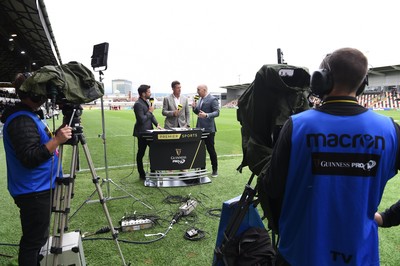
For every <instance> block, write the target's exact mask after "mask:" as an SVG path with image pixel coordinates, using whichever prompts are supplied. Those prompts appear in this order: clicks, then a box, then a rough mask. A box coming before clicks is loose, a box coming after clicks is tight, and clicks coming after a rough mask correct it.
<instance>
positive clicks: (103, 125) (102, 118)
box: [70, 70, 152, 219]
mask: <svg viewBox="0 0 400 266" xmlns="http://www.w3.org/2000/svg"><path fill="white" fill-rule="evenodd" d="M102 75H103V71H101V70H100V71H99V76H100V78H99V79H100V82H102V81H103V78H102ZM100 102H101V124H102V130H103V131H102V134H101V135H99V137H101V139H102V140H103V151H104V168H105V169H104V170H105V175H106V178H104V179H103V180H102V182H101V185H100V186H103V185H104V184H105V185H106V192H107V193H106V196H105V200H106V201H109V200H116V199H124V198H128V197H131V198H133V199H135V200H136V201H138V202H140V203H142V204H143V205H144V206H146V207H147V208H149V209H152V207H151V206H149V205H148V204H146V203H144V202H143V201H141V200H140V199H139V198H137V197H135V196H134V195H132V194H131V193H129V192H128V191H126V190H125V189H124V188H122V187H121V186H120V185H118V184H117V183H115V182H114V181H113V180H112V179H111V178H109V177H108V161H107V145H106V131H105V121H104V104H103V97H101V98H100ZM110 184H112V185H114V186H115V187H117V188H118V189H119V190H121V191H123V192H125V194H126V195H125V196H120V197H112V196H111V190H110ZM95 193H96V190H94V191H93V192H92V194H90V195H89V197H88V198H87V199H86V200H85V201H84V202H83V203H82V204H81V205H80V206H79V207H78V208H77V209H76V211H75V212H74V213H73V214H72V215H71V216H70V219H71V218H72V217H74V216H75V214H76V213H77V212H78V211H79V210H80V209H81V208H82V207H83V205H85V203H93V202H97V201H98V200H92V197H93V196H94V194H95Z"/></svg>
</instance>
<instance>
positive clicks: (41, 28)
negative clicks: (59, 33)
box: [0, 0, 62, 82]
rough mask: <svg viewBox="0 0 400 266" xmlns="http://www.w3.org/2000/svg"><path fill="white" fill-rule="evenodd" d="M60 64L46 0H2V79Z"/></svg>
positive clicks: (0, 8) (0, 43)
mask: <svg viewBox="0 0 400 266" xmlns="http://www.w3.org/2000/svg"><path fill="white" fill-rule="evenodd" d="M36 4H38V6H37V5H36ZM13 34H16V36H13ZM21 52H24V54H22V53H21ZM58 63H60V64H61V63H62V62H61V57H60V53H59V51H58V48H57V44H56V41H55V38H54V34H53V31H52V28H51V25H50V21H49V18H48V15H47V11H46V7H45V5H44V2H43V0H38V1H35V0H0V82H10V81H12V80H13V79H14V77H15V74H16V73H18V72H24V71H34V70H37V69H39V68H40V67H42V66H44V65H57V64H58Z"/></svg>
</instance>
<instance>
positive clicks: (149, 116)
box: [133, 85, 160, 180]
mask: <svg viewBox="0 0 400 266" xmlns="http://www.w3.org/2000/svg"><path fill="white" fill-rule="evenodd" d="M138 94H139V99H138V100H137V101H136V102H135V105H134V106H133V110H134V112H135V117H136V123H135V127H134V128H133V136H135V137H137V139H138V151H137V154H136V165H137V170H138V172H139V178H140V179H142V180H144V179H146V173H145V171H144V168H143V156H144V154H145V152H146V148H147V145H148V143H147V140H146V139H145V138H143V136H142V134H143V133H145V132H146V131H147V130H149V129H153V125H154V126H156V127H157V128H158V129H160V125H159V124H158V122H157V120H156V118H155V117H154V115H153V111H154V106H153V104H152V103H150V102H149V99H150V96H151V91H150V86H149V85H140V86H139V88H138Z"/></svg>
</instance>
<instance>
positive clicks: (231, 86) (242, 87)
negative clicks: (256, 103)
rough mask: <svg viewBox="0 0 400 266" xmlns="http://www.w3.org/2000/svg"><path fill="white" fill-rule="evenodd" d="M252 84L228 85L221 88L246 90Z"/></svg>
mask: <svg viewBox="0 0 400 266" xmlns="http://www.w3.org/2000/svg"><path fill="white" fill-rule="evenodd" d="M250 84H251V83H243V84H237V85H227V86H221V88H224V89H228V90H245V89H247V88H248V87H249V86H250Z"/></svg>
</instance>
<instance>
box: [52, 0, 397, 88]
mask: <svg viewBox="0 0 400 266" xmlns="http://www.w3.org/2000/svg"><path fill="white" fill-rule="evenodd" d="M44 1H45V5H46V9H47V12H48V15H49V19H50V23H51V25H52V28H53V32H54V35H55V39H56V42H57V46H58V48H59V51H60V54H61V58H62V61H63V63H67V62H69V61H78V62H80V63H82V64H84V65H86V66H87V67H89V68H91V55H92V53H93V46H94V45H95V44H99V43H103V42H108V43H109V53H108V69H107V70H106V71H104V80H103V82H104V84H105V87H106V90H110V88H111V81H112V80H113V79H127V80H130V81H132V83H133V88H134V90H135V91H136V88H137V87H138V86H139V85H140V84H149V85H151V89H152V92H153V94H154V93H157V92H171V87H170V84H171V82H172V81H173V80H179V81H180V82H181V85H182V93H194V92H196V87H197V85H199V84H202V83H204V84H207V85H208V87H209V89H210V90H211V91H217V90H218V88H219V87H220V86H225V85H234V84H238V83H250V82H252V81H253V79H254V76H255V73H256V72H257V71H258V70H259V69H260V68H261V67H262V66H263V65H264V64H275V63H277V48H281V50H282V52H283V58H284V60H285V62H287V63H288V64H290V65H294V66H303V67H307V68H308V69H309V70H310V72H312V71H314V70H316V69H317V68H318V66H319V64H320V62H321V61H322V59H323V57H324V56H325V55H326V54H327V53H329V52H332V51H333V50H335V49H337V48H342V47H354V48H358V49H359V50H361V51H362V52H364V53H365V55H366V56H367V57H368V59H369V63H370V67H379V66H385V65H393V64H400V56H399V54H400V52H399V41H398V40H399V29H398V26H399V22H398V17H399V14H398V13H399V10H400V2H399V1H398V0H380V1H361V0H335V1H324V0H304V1H299V0H286V1H285V0H279V1H277V0H275V1H273V0H241V1H239V0H202V1H191V0H153V1H152V0H113V1H109V0H63V1H61V0H44ZM95 75H96V78H98V73H95Z"/></svg>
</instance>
